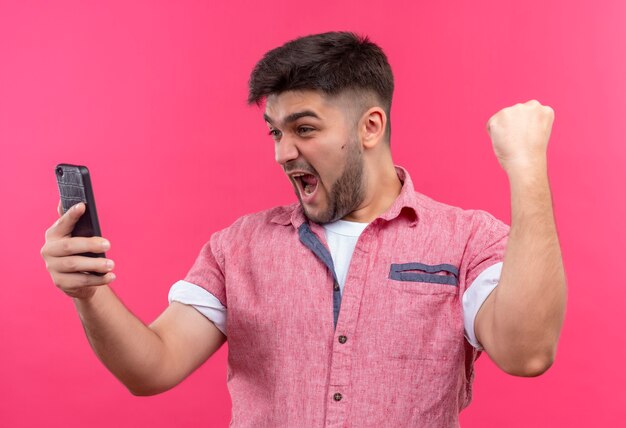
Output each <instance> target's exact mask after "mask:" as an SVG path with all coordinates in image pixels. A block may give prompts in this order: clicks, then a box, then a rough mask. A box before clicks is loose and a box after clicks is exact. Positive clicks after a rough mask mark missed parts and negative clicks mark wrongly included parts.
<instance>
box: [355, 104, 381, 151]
mask: <svg viewBox="0 0 626 428" xmlns="http://www.w3.org/2000/svg"><path fill="white" fill-rule="evenodd" d="M386 126H387V115H386V114H385V111H384V110H383V109H382V108H380V107H372V108H370V109H368V110H367V111H366V112H365V113H363V116H361V120H360V121H359V133H360V137H361V141H362V144H363V147H364V148H367V149H371V148H373V147H375V146H376V145H378V143H379V142H380V141H382V140H383V139H384V138H385V127H386Z"/></svg>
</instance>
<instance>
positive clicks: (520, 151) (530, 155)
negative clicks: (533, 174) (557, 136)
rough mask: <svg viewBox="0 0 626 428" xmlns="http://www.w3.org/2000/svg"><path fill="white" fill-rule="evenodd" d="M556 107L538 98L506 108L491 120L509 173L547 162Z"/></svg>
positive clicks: (491, 131) (498, 154)
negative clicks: (542, 102) (543, 103)
mask: <svg viewBox="0 0 626 428" xmlns="http://www.w3.org/2000/svg"><path fill="white" fill-rule="evenodd" d="M553 122H554V110H552V108H551V107H549V106H544V105H541V103H539V101H537V100H530V101H528V102H525V103H524V104H515V105H514V106H511V107H506V108H504V109H502V110H500V111H499V112H497V113H496V114H494V115H493V116H491V118H489V120H488V121H487V132H488V133H489V136H490V137H491V142H492V143H493V150H494V152H495V154H496V157H497V158H498V162H500V165H501V166H502V168H504V170H505V171H506V172H507V173H510V172H512V171H513V170H515V169H517V168H522V169H523V168H529V167H534V166H537V165H539V166H541V165H543V164H545V162H546V153H547V148H548V140H549V139H550V132H551V131H552V123H553Z"/></svg>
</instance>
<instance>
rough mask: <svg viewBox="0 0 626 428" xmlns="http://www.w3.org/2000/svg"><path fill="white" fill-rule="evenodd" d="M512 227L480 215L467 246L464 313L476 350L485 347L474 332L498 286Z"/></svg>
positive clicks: (468, 335)
mask: <svg viewBox="0 0 626 428" xmlns="http://www.w3.org/2000/svg"><path fill="white" fill-rule="evenodd" d="M509 231H510V226H508V225H507V224H505V223H504V222H502V221H500V220H498V219H497V218H495V217H494V216H492V215H491V214H489V213H487V212H485V211H476V220H475V222H474V223H473V233H472V235H471V237H470V239H469V241H468V243H467V247H466V251H465V255H464V260H467V262H466V263H464V265H465V286H466V289H465V292H464V294H463V312H464V321H465V334H466V337H467V339H468V341H469V342H470V344H471V345H472V346H474V347H475V348H477V349H479V350H481V349H482V347H481V345H480V343H478V340H477V339H476V335H475V332H474V321H475V318H476V315H477V314H478V311H479V310H480V307H481V306H482V304H483V303H484V302H485V300H486V299H487V297H488V296H489V294H490V293H491V292H492V291H493V289H494V288H495V287H496V285H497V284H498V281H499V279H500V273H501V270H502V265H503V261H504V253H505V250H506V245H507V242H508V237H509Z"/></svg>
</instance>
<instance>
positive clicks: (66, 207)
mask: <svg viewBox="0 0 626 428" xmlns="http://www.w3.org/2000/svg"><path fill="white" fill-rule="evenodd" d="M83 168H84V169H83ZM55 172H56V176H57V182H58V183H59V192H60V195H61V201H60V205H59V215H61V217H60V218H59V219H58V220H57V221H56V222H55V223H54V224H53V225H52V226H51V227H50V228H49V229H48V230H47V231H46V242H45V244H44V246H43V247H42V249H41V255H42V257H43V259H44V260H45V262H46V268H47V269H48V271H49V272H50V275H51V276H52V279H53V281H54V283H55V284H56V285H57V287H58V288H60V289H61V290H62V291H63V292H65V293H66V294H68V295H69V296H72V297H77V298H88V297H90V296H92V295H93V294H94V293H95V291H96V287H95V286H99V285H105V284H108V283H110V282H111V281H113V280H114V279H115V275H114V274H113V272H111V270H112V269H113V266H114V264H113V261H112V260H109V259H106V258H105V255H104V252H105V251H106V250H108V249H109V248H110V244H109V242H108V241H107V240H106V239H104V238H102V237H101V236H100V226H99V223H98V217H97V214H96V209H95V199H94V197H93V190H92V189H91V180H89V175H88V174H89V173H88V171H87V169H86V168H85V167H80V166H75V165H67V164H61V165H58V166H57V167H56V168H55ZM85 177H87V178H86V179H85ZM85 256H87V257H85Z"/></svg>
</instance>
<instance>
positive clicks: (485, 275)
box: [463, 262, 502, 351]
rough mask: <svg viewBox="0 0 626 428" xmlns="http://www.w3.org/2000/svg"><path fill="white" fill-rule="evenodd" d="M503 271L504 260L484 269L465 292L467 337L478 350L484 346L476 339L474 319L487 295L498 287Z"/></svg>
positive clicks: (464, 317) (464, 309) (464, 304)
mask: <svg viewBox="0 0 626 428" xmlns="http://www.w3.org/2000/svg"><path fill="white" fill-rule="evenodd" d="M500 272H502V262H499V263H496V264H494V265H491V266H489V267H488V268H487V269H485V270H483V271H482V272H481V273H480V275H478V276H477V277H476V279H475V280H474V282H472V284H471V285H470V286H469V288H467V290H465V293H463V320H464V324H465V337H466V338H467V341H468V342H469V343H470V344H471V345H472V346H473V347H474V348H476V349H477V350H479V351H482V350H483V347H482V346H481V344H480V343H478V339H476V333H475V331H474V321H475V320H476V315H477V314H478V311H479V310H480V308H481V306H482V305H483V303H485V300H487V297H489V295H490V294H491V292H492V291H493V290H494V288H496V285H498V282H499V281H500Z"/></svg>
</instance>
